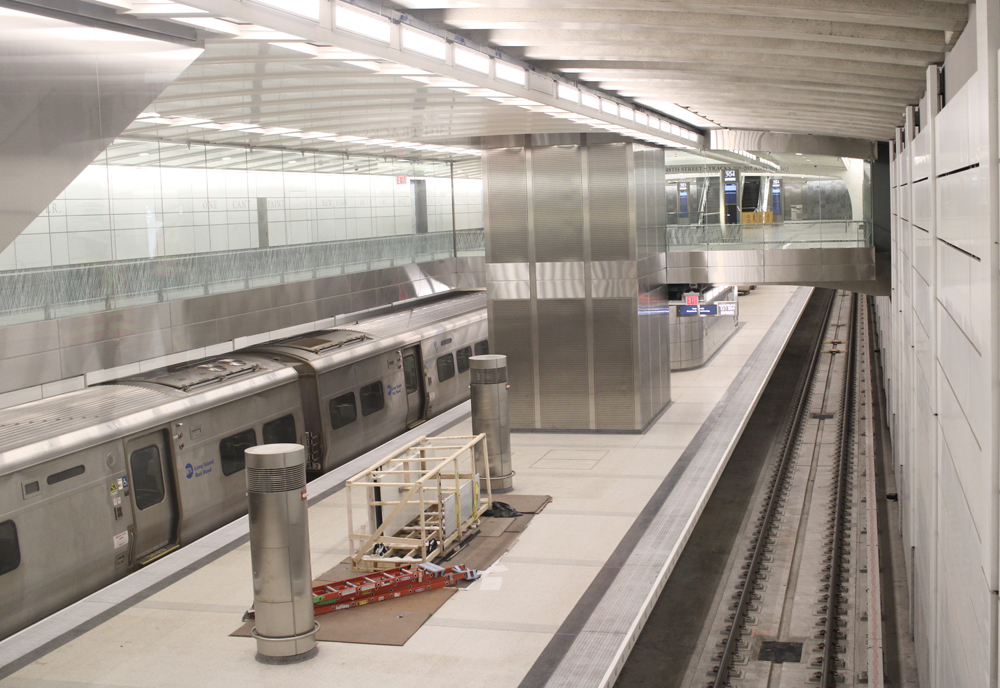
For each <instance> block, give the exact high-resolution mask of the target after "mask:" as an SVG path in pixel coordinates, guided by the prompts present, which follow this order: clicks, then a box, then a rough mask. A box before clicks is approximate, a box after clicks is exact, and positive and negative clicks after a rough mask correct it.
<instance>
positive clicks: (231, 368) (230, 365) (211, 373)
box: [149, 358, 260, 392]
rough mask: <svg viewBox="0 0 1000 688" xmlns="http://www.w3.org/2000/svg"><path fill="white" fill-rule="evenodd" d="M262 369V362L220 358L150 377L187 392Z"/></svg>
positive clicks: (160, 383) (154, 380)
mask: <svg viewBox="0 0 1000 688" xmlns="http://www.w3.org/2000/svg"><path fill="white" fill-rule="evenodd" d="M256 370H260V364H258V363H250V362H248V361H244V360H242V359H239V358H220V359H219V360H217V361H211V362H209V363H199V364H197V365H193V366H189V367H186V368H180V369H177V370H171V371H168V372H167V373H166V374H164V375H162V376H158V377H155V378H152V379H150V380H149V381H150V382H155V383H157V384H159V385H165V386H167V387H173V388H174V389H179V390H181V391H182V392H186V391H188V390H190V389H192V388H194V387H199V386H201V385H207V384H209V383H212V382H222V381H223V380H228V379H229V378H232V377H236V376H239V375H246V374H248V373H252V372H254V371H256Z"/></svg>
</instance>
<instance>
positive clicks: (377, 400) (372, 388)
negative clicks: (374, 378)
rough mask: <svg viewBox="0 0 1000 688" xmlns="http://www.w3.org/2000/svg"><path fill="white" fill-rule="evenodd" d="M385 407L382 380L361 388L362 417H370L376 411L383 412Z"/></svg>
mask: <svg viewBox="0 0 1000 688" xmlns="http://www.w3.org/2000/svg"><path fill="white" fill-rule="evenodd" d="M383 406H385V397H384V396H382V381H381V380H379V381H378V382H373V383H371V384H370V385H365V386H364V387H362V388H361V415H362V416H370V415H371V414H373V413H375V412H376V411H381V410H382V407H383Z"/></svg>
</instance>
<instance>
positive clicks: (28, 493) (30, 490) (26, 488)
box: [21, 480, 42, 499]
mask: <svg viewBox="0 0 1000 688" xmlns="http://www.w3.org/2000/svg"><path fill="white" fill-rule="evenodd" d="M41 489H42V488H41V487H39V486H38V481H37V480H32V481H31V482H30V483H21V491H22V493H23V494H24V498H25V499H27V498H28V497H34V496H35V495H36V494H38V493H39V491H41Z"/></svg>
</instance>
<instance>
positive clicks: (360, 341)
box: [0, 293, 489, 638]
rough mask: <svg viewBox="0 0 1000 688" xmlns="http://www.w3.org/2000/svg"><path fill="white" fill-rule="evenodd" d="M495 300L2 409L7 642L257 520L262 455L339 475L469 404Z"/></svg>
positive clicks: (0, 521) (430, 310) (1, 619)
mask: <svg viewBox="0 0 1000 688" xmlns="http://www.w3.org/2000/svg"><path fill="white" fill-rule="evenodd" d="M485 303H486V302H485V295H483V294H482V293H471V294H470V293H463V294H460V295H457V296H451V297H444V298H439V299H437V300H436V301H434V302H431V303H427V302H424V303H422V304H418V305H415V306H412V307H410V308H407V309H401V310H398V311H396V312H393V313H390V314H387V315H383V316H380V317H377V318H372V319H370V320H365V321H361V322H356V323H353V324H350V325H347V326H344V327H338V328H335V329H332V330H325V331H322V332H315V333H311V334H304V335H300V336H298V337H296V338H293V339H290V340H285V341H280V342H274V343H272V344H269V345H266V346H261V347H258V348H256V349H251V350H244V351H239V352H234V353H230V354H226V355H224V356H215V357H213V358H209V359H205V360H202V361H196V362H193V363H186V364H183V365H179V366H174V367H170V368H168V369H160V370H154V371H149V372H147V373H142V374H139V375H134V376H132V377H129V378H125V379H122V380H117V381H115V382H114V383H113V384H108V385H99V386H96V387H91V388H88V389H84V390H81V391H78V392H72V393H69V394H65V395H61V396H57V397H52V398H50V399H45V400H42V401H37V402H32V403H30V404H24V405H21V406H17V407H13V408H9V409H3V410H0V638H2V637H5V636H7V635H9V634H11V633H13V632H15V631H17V630H19V629H20V628H23V627H24V626H26V625H28V624H29V623H32V622H33V621H36V620H38V619H40V618H42V617H44V616H46V615H47V614H49V613H51V612H53V611H55V610H57V609H59V608H61V607H63V606H65V605H66V604H68V603H70V602H73V601H75V600H78V599H80V598H82V597H84V596H85V595H88V594H90V593H92V592H94V591H95V590H98V589H100V588H101V587H102V586H104V585H107V584H108V583H110V582H112V581H114V580H115V579H117V578H120V577H122V576H124V575H126V574H127V573H128V572H129V571H132V570H135V569H136V568H138V567H141V566H144V565H146V564H148V563H150V562H152V561H155V560H156V559H158V558H160V557H162V556H164V555H165V554H167V553H169V552H170V551H172V550H174V549H176V548H177V547H179V546H182V545H185V544H187V543H189V542H191V541H192V540H195V539H197V538H199V537H201V536H202V535H204V534H206V533H208V532H210V531H212V530H214V529H215V528H218V527H219V526H222V525H224V524H225V523H228V522H230V521H232V520H233V519H235V518H237V517H239V516H241V515H243V514H245V513H246V510H247V500H246V497H245V495H246V485H247V482H246V480H247V478H246V476H245V475H244V473H243V471H244V470H245V451H246V450H247V449H248V448H251V447H254V446H258V445H261V444H275V443H299V444H303V445H305V446H306V447H307V450H308V453H309V459H310V461H312V464H313V467H314V468H315V469H317V470H328V469H330V468H332V467H334V466H336V465H339V464H340V463H343V462H344V461H348V460H350V459H352V458H354V457H355V456H358V455H359V454H361V453H363V452H364V451H365V450H367V449H371V448H373V447H375V446H377V445H378V444H380V443H382V442H384V441H386V440H387V439H389V438H390V437H393V436H395V435H397V434H398V433H400V432H401V431H403V430H405V429H406V428H407V427H410V426H412V425H416V424H418V423H420V422H422V421H423V420H425V419H427V418H430V417H432V416H434V415H436V414H439V413H441V412H443V411H445V410H447V409H449V408H451V407H452V406H454V405H455V404H457V403H459V402H461V401H464V400H465V399H468V397H469V381H470V372H469V359H470V358H471V357H472V356H474V355H476V354H484V353H489V344H488V342H487V337H486V336H487V325H486V313H485V309H484V306H485ZM8 564H9V565H8Z"/></svg>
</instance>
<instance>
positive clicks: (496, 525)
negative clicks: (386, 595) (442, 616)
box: [232, 495, 552, 645]
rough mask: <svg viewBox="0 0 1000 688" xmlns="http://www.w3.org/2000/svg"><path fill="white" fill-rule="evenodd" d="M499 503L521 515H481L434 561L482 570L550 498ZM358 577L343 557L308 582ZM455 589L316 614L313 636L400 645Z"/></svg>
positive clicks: (244, 632) (246, 631) (246, 632)
mask: <svg viewBox="0 0 1000 688" xmlns="http://www.w3.org/2000/svg"><path fill="white" fill-rule="evenodd" d="M499 501H503V502H507V503H508V504H510V505H511V506H512V507H514V508H515V509H517V510H518V511H520V512H521V513H522V514H524V515H523V516H518V517H516V518H489V517H487V518H483V519H482V520H481V522H480V532H479V534H478V535H477V536H476V537H474V538H472V540H470V541H469V543H468V544H467V545H466V547H465V548H464V549H462V550H460V551H459V552H458V553H457V554H456V555H455V556H454V557H452V558H451V559H449V560H448V561H443V562H439V563H440V564H441V565H442V566H458V565H462V566H465V567H467V568H470V569H478V570H483V569H488V568H489V567H490V566H492V565H493V564H494V563H496V561H497V559H499V558H500V557H501V556H503V554H504V552H506V551H507V550H508V549H510V547H511V545H513V544H514V541H515V540H517V538H518V536H519V535H520V534H521V532H522V531H524V529H525V528H527V527H528V523H529V522H530V521H531V519H532V518H533V517H534V515H535V514H537V513H538V512H540V511H541V510H542V509H544V508H545V505H546V504H548V503H549V502H551V501H552V498H551V497H549V496H548V495H502V496H501V498H500V499H499ZM360 575H362V574H361V572H359V571H352V570H351V567H350V564H349V563H348V561H347V560H345V561H342V562H341V563H339V564H337V565H336V566H334V567H333V568H332V569H329V570H327V571H324V572H323V573H321V574H319V575H318V576H316V579H315V581H314V582H315V583H317V584H318V583H321V582H323V583H334V582H337V581H342V580H345V579H347V578H354V577H355V576H360ZM471 584H472V581H462V582H460V583H459V584H458V587H459V588H465V587H468V586H469V585H471ZM456 592H458V591H457V590H456V589H455V588H445V589H443V590H432V591H430V592H423V593H420V594H418V595H411V596H409V597H400V598H397V599H394V600H387V601H385V602H377V603H375V604H371V605H365V606H363V607H354V608H353V609H345V610H343V611H339V612H330V613H329V614H321V615H319V616H317V617H316V620H317V621H319V623H320V629H319V631H318V632H317V633H316V639H317V640H321V641H326V642H334V643H361V644H369V645H403V644H405V643H406V641H407V640H409V639H410V637H411V636H412V635H413V634H414V633H416V632H417V630H418V629H419V628H420V627H421V626H423V625H424V622H425V621H427V619H429V618H430V617H431V615H432V614H433V613H434V612H436V611H437V610H438V609H440V608H441V605H443V604H444V603H445V602H447V601H448V598H450V597H451V596H452V595H454V594H455V593H456ZM251 628H253V621H248V622H246V623H245V624H243V625H242V626H240V627H239V628H238V629H236V630H235V631H234V632H233V633H232V635H233V636H239V637H246V638H249V637H250V629H251Z"/></svg>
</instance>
